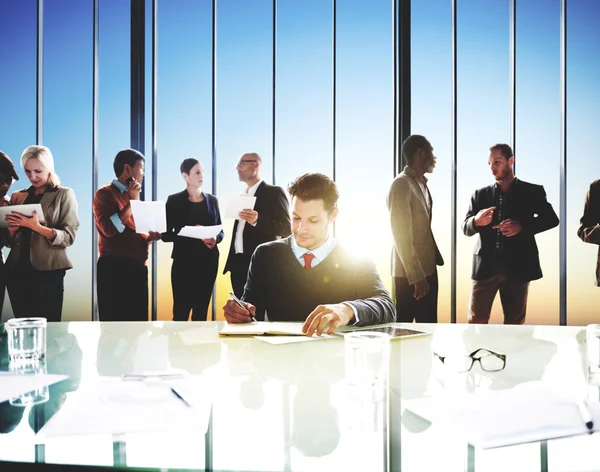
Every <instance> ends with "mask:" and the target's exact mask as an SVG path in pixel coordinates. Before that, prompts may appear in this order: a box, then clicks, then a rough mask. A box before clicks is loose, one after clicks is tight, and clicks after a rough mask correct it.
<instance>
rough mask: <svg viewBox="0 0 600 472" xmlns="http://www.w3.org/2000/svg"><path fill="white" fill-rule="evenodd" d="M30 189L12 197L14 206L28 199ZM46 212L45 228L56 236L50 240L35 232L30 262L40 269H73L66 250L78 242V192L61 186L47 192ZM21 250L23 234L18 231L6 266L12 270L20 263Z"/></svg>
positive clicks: (44, 208) (44, 204)
mask: <svg viewBox="0 0 600 472" xmlns="http://www.w3.org/2000/svg"><path fill="white" fill-rule="evenodd" d="M27 195H28V193H27V190H21V191H19V192H15V193H13V194H12V196H11V198H10V204H11V205H20V204H22V203H23V202H24V201H25V199H26V198H27ZM40 204H41V205H42V211H43V212H44V218H45V220H46V223H45V224H44V226H47V227H48V228H52V229H53V230H54V231H55V233H56V237H55V238H54V240H52V241H49V240H48V239H46V238H45V237H44V236H42V235H41V234H39V233H36V232H35V231H32V234H31V245H30V259H31V265H32V266H33V267H34V268H36V269H37V270H58V269H70V268H72V267H73V264H71V261H70V260H69V258H68V257H67V250H66V248H67V247H68V246H70V245H71V244H73V242H74V241H75V233H76V232H77V228H79V219H78V218H77V200H76V199H75V192H73V190H72V189H70V188H68V187H58V188H56V189H55V190H46V192H45V193H44V195H43V197H42V200H41V202H40ZM20 247H21V234H20V231H18V232H17V233H16V234H15V236H14V238H13V240H12V244H11V250H10V254H9V256H8V259H7V260H6V267H7V268H10V267H13V266H15V265H16V264H17V261H18V260H19V250H20Z"/></svg>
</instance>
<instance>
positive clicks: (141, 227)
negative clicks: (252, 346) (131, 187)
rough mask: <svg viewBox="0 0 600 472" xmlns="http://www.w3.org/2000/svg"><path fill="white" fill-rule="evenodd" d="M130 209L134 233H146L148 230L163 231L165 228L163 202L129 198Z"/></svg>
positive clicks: (165, 216)
mask: <svg viewBox="0 0 600 472" xmlns="http://www.w3.org/2000/svg"><path fill="white" fill-rule="evenodd" d="M131 211H132V212H133V219H134V221H135V232H136V233H148V232H149V231H156V232H158V233H164V232H165V231H166V230H167V213H166V210H165V202H160V201H159V202H142V201H140V200H131Z"/></svg>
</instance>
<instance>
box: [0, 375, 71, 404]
mask: <svg viewBox="0 0 600 472" xmlns="http://www.w3.org/2000/svg"><path fill="white" fill-rule="evenodd" d="M66 378H67V376H66V375H51V374H36V375H23V374H11V373H10V372H1V373H0V403H2V402H5V401H6V400H10V399H11V398H15V397H18V396H19V395H23V394H24V393H27V392H31V391H32V390H37V389H39V388H42V387H46V386H48V385H52V384H55V383H56V382H60V381H61V380H64V379H66Z"/></svg>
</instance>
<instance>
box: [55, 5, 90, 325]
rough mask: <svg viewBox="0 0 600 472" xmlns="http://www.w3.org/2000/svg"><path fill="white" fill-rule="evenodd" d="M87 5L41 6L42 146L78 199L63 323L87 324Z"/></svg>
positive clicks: (88, 158)
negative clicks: (76, 227)
mask: <svg viewBox="0 0 600 472" xmlns="http://www.w3.org/2000/svg"><path fill="white" fill-rule="evenodd" d="M92 21H93V20H92V4H91V3H90V2H81V1H79V0H60V1H54V2H46V3H45V5H44V122H43V138H44V142H43V144H44V145H46V146H48V147H49V148H50V150H51V151H52V154H53V155H54V161H55V162H54V165H55V169H56V173H57V174H58V175H59V176H60V178H61V184H62V185H64V186H66V187H71V188H72V189H73V190H74V192H75V196H76V198H77V203H78V209H79V214H78V215H79V224H80V226H79V229H78V231H77V237H76V239H75V242H74V244H73V246H71V247H69V248H68V249H67V253H68V255H69V258H70V259H71V262H72V263H73V269H71V270H68V271H67V275H66V277H65V298H64V303H63V314H62V319H63V320H65V321H71V320H85V321H91V319H92V310H91V306H92V255H93V252H94V251H95V248H92V231H95V228H93V227H92V225H93V221H92V198H93V195H92V191H93V190H92V127H91V123H92V59H93V58H92V54H91V51H92V39H93V38H92V34H91V29H92V25H93V23H92Z"/></svg>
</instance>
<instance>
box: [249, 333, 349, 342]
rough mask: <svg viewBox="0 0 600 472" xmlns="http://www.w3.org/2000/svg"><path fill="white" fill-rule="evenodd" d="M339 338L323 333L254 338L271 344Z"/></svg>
mask: <svg viewBox="0 0 600 472" xmlns="http://www.w3.org/2000/svg"><path fill="white" fill-rule="evenodd" d="M334 338H339V336H335V335H332V334H323V335H321V336H311V337H310V338H309V337H308V336H254V339H258V340H259V341H263V342H265V343H269V344H293V343H305V342H307V341H319V340H321V339H334Z"/></svg>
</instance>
